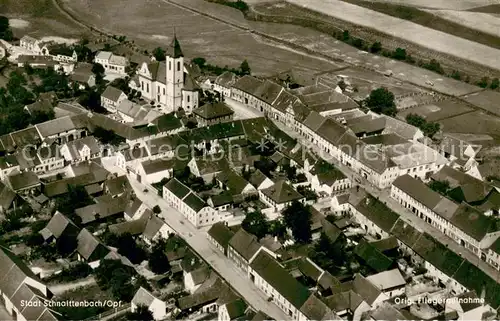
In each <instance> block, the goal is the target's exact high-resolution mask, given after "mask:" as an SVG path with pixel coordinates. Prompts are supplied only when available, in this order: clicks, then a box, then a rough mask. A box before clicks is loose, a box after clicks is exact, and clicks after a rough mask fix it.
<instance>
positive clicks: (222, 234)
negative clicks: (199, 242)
mask: <svg viewBox="0 0 500 321" xmlns="http://www.w3.org/2000/svg"><path fill="white" fill-rule="evenodd" d="M233 236H234V232H233V231H231V229H230V228H229V227H228V226H227V225H226V224H225V222H218V223H215V224H214V225H212V226H211V227H210V229H209V230H208V231H207V238H208V239H209V241H210V242H212V243H213V244H214V245H215V246H216V247H217V249H219V250H220V251H221V252H222V253H224V254H225V255H227V249H228V246H229V241H230V240H231V238H232V237H233Z"/></svg>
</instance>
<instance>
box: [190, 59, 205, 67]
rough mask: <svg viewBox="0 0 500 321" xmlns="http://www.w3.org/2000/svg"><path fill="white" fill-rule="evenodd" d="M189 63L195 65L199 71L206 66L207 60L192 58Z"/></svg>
mask: <svg viewBox="0 0 500 321" xmlns="http://www.w3.org/2000/svg"><path fill="white" fill-rule="evenodd" d="M191 62H192V63H193V64H195V65H197V66H198V67H200V69H203V68H205V66H206V63H207V60H206V59H205V58H202V57H196V58H193V60H191Z"/></svg>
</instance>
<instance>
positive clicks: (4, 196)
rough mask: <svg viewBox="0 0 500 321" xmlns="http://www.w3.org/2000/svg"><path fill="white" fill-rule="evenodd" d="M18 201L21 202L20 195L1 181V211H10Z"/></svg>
mask: <svg viewBox="0 0 500 321" xmlns="http://www.w3.org/2000/svg"><path fill="white" fill-rule="evenodd" d="M16 202H19V203H21V199H20V196H19V195H17V193H15V192H14V191H13V190H12V189H11V188H10V187H9V186H7V185H5V184H4V183H2V182H1V181H0V213H2V214H3V213H6V212H7V211H9V210H10V209H11V208H12V207H13V206H15V205H14V204H15V203H16Z"/></svg>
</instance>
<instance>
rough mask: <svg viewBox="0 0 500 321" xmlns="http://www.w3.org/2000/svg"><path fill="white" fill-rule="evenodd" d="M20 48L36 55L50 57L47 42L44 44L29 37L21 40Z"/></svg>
mask: <svg viewBox="0 0 500 321" xmlns="http://www.w3.org/2000/svg"><path fill="white" fill-rule="evenodd" d="M19 46H20V47H21V48H24V49H26V50H28V51H31V52H33V53H34V54H35V55H41V56H48V55H49V49H48V47H47V43H46V42H42V41H40V40H38V39H36V38H33V37H31V36H28V35H26V36H24V37H22V38H21V40H20V41H19Z"/></svg>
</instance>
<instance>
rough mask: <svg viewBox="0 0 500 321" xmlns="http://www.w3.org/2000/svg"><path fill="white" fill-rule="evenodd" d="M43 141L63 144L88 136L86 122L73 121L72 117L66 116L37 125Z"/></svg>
mask: <svg viewBox="0 0 500 321" xmlns="http://www.w3.org/2000/svg"><path fill="white" fill-rule="evenodd" d="M35 128H36V130H37V131H38V134H39V135H40V138H41V139H42V141H55V142H56V143H57V144H63V143H65V142H69V141H72V140H75V139H78V138H81V137H85V136H87V128H86V125H85V124H84V122H78V121H76V120H75V121H73V118H72V117H71V116H64V117H60V118H56V119H53V120H49V121H46V122H43V123H40V124H36V125H35Z"/></svg>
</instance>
